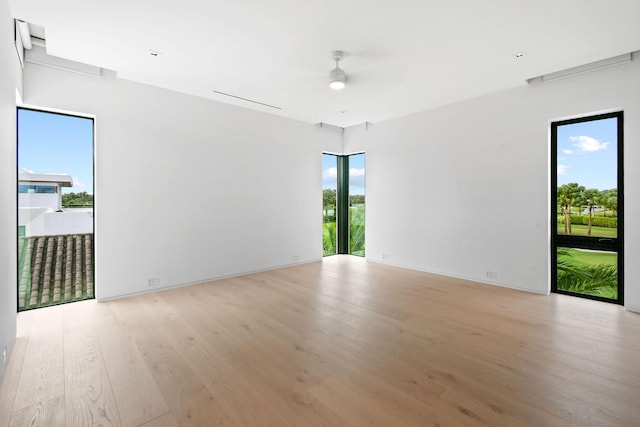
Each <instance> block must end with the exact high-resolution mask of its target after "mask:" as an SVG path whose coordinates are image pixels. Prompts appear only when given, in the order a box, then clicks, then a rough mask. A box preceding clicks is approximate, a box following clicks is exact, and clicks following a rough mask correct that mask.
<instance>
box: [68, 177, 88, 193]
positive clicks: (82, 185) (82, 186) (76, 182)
mask: <svg viewBox="0 0 640 427" xmlns="http://www.w3.org/2000/svg"><path fill="white" fill-rule="evenodd" d="M71 179H73V187H71V188H73V189H74V190H86V189H87V184H85V183H84V182H82V181H80V180H79V179H78V178H76V177H75V176H72V177H71ZM81 192H82V191H81ZM74 193H77V191H74Z"/></svg>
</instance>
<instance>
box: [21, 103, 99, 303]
mask: <svg viewBox="0 0 640 427" xmlns="http://www.w3.org/2000/svg"><path fill="white" fill-rule="evenodd" d="M93 139H94V138H93V119H90V118H85V117H76V116H70V115H66V114H57V113H49V112H43V111H37V110H30V109H24V108H19V109H18V188H17V193H18V248H17V250H18V284H17V286H18V310H19V311H22V310H28V309H32V308H39V307H45V306H49V305H55V304H61V303H65V302H71V301H79V300H84V299H89V298H93V297H94V249H93V248H94V244H93Z"/></svg>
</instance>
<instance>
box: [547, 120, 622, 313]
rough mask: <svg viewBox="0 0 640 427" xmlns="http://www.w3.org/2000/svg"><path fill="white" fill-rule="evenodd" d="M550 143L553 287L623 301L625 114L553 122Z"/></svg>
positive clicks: (569, 292) (596, 297) (570, 292)
mask: <svg viewBox="0 0 640 427" xmlns="http://www.w3.org/2000/svg"><path fill="white" fill-rule="evenodd" d="M551 143H552V156H553V162H554V164H555V167H554V168H552V191H551V193H552V194H551V206H552V207H555V209H552V214H551V227H552V228H551V229H552V233H551V265H552V268H551V290H552V291H553V292H557V293H563V294H570V295H576V296H581V297H585V298H591V299H597V300H602V301H608V302H614V303H618V304H623V302H624V286H623V261H624V257H623V228H624V227H623V224H624V223H623V218H624V215H623V213H624V209H623V208H624V206H623V191H622V188H623V182H622V143H623V114H622V112H617V113H609V114H601V115H597V116H591V117H584V118H579V119H571V120H564V121H559V122H554V123H552V124H551Z"/></svg>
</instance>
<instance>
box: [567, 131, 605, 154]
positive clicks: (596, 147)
mask: <svg viewBox="0 0 640 427" xmlns="http://www.w3.org/2000/svg"><path fill="white" fill-rule="evenodd" d="M569 140H570V141H572V142H573V143H574V144H573V146H574V147H578V148H579V149H580V151H583V152H593V151H600V150H604V149H605V148H607V146H608V145H609V143H608V142H602V141H598V140H597V139H595V138H592V137H590V136H584V135H580V136H570V137H569Z"/></svg>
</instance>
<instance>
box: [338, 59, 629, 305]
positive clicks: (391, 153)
mask: <svg viewBox="0 0 640 427" xmlns="http://www.w3.org/2000/svg"><path fill="white" fill-rule="evenodd" d="M616 109H622V110H624V113H625V129H624V134H625V147H624V156H625V159H624V160H625V197H626V199H625V203H626V205H625V209H626V213H627V216H626V219H627V221H626V230H625V234H626V235H625V238H626V239H625V253H626V255H625V259H626V262H627V263H626V266H625V284H626V298H625V300H626V304H625V305H626V307H627V308H628V309H633V310H640V270H639V269H638V268H637V265H636V263H634V262H633V261H634V260H637V259H640V222H638V221H636V220H635V218H636V216H637V215H636V212H640V167H638V166H637V165H638V163H639V161H640V55H635V56H634V61H633V62H631V63H629V64H626V65H623V66H618V67H615V68H610V69H607V70H601V71H597V72H592V73H589V74H585V75H582V76H577V77H573V78H567V79H564V80H558V81H554V82H547V83H544V84H542V83H536V84H532V85H529V86H523V87H520V88H516V89H512V90H508V91H504V92H501V93H496V94H492V95H488V96H484V97H481V98H477V99H473V100H469V101H465V102H460V103H456V104H453V105H449V106H445V107H442V108H438V109H434V110H429V111H424V112H421V113H417V114H413V115H410V116H406V117H402V118H398V119H394V120H389V121H386V122H382V123H377V124H374V125H370V126H369V130H368V131H367V132H365V131H364V130H363V128H362V127H358V128H354V129H347V131H346V132H345V141H344V150H345V152H356V151H361V150H365V151H366V153H367V237H366V238H367V257H368V259H370V260H375V261H383V254H385V255H386V257H385V259H384V261H383V262H388V263H392V264H398V265H403V266H408V267H411V268H415V269H420V270H427V271H432V272H436V273H442V274H446V275H451V276H458V277H464V278H469V279H472V280H478V281H488V280H489V279H487V272H488V271H492V272H497V273H498V278H497V280H495V282H496V283H499V284H502V285H505V286H510V287H515V288H519V289H525V290H530V291H534V292H540V293H546V292H548V290H549V276H548V275H549V224H548V223H549V220H548V218H549V156H550V154H549V136H548V134H549V123H550V121H551V120H555V119H558V118H566V117H569V116H576V115H587V114H590V113H593V112H600V111H606V110H616Z"/></svg>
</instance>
